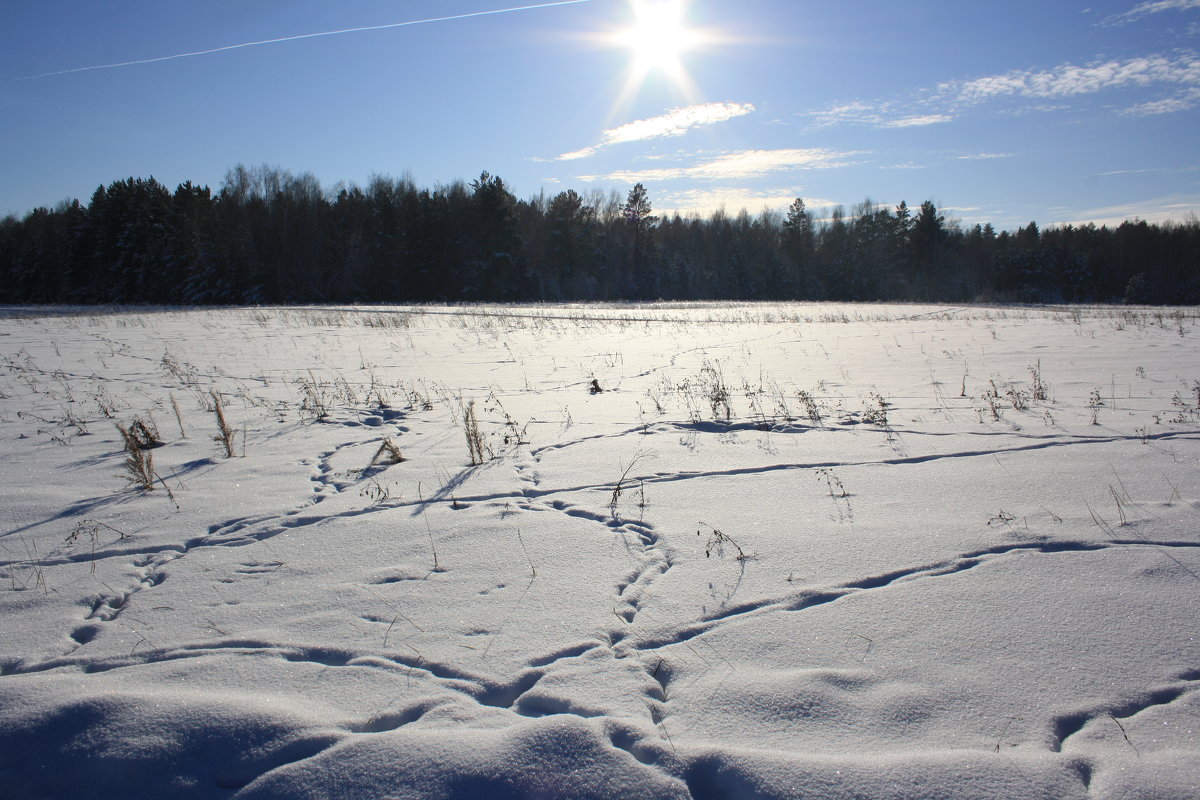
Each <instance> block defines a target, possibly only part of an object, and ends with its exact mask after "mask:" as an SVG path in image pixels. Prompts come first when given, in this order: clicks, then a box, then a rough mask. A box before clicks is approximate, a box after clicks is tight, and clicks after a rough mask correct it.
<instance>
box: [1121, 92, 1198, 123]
mask: <svg viewBox="0 0 1200 800" xmlns="http://www.w3.org/2000/svg"><path fill="white" fill-rule="evenodd" d="M1197 105H1200V87H1197V88H1194V89H1188V90H1186V91H1183V92H1179V93H1177V94H1175V95H1174V96H1172V97H1163V98H1160V99H1158V100H1148V101H1146V102H1145V103H1138V104H1137V105H1134V106H1130V107H1129V108H1127V109H1125V110H1124V111H1123V112H1121V113H1123V114H1125V115H1126V116H1130V117H1152V116H1156V115H1158V114H1174V113H1175V112H1177V111H1188V110H1190V109H1193V108H1195V107H1196V106H1197Z"/></svg>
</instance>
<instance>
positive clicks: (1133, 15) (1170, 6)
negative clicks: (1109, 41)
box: [1100, 0, 1200, 27]
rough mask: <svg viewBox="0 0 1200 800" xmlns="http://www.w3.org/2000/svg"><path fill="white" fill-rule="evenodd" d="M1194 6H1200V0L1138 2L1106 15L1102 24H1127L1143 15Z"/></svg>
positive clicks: (1182, 9) (1187, 8)
mask: <svg viewBox="0 0 1200 800" xmlns="http://www.w3.org/2000/svg"><path fill="white" fill-rule="evenodd" d="M1193 8H1200V0H1151V1H1150V2H1146V3H1138V4H1137V5H1136V6H1134V7H1133V8H1131V9H1129V10H1128V11H1125V12H1122V13H1120V14H1113V15H1112V16H1110V17H1105V18H1104V19H1103V20H1101V21H1100V24H1101V25H1105V26H1110V27H1111V26H1114V25H1127V24H1129V23H1130V22H1136V21H1137V20H1139V19H1141V18H1142V17H1148V16H1150V15H1152V14H1161V13H1163V12H1164V11H1188V10H1190V9H1193Z"/></svg>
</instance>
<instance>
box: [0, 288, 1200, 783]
mask: <svg viewBox="0 0 1200 800" xmlns="http://www.w3.org/2000/svg"><path fill="white" fill-rule="evenodd" d="M1196 319H1197V315H1196V313H1195V312H1194V310H1192V309H1167V310H1160V309H1138V308H1132V309H1129V308H1120V309H1110V308H1083V307H1079V308H986V307H979V308H974V307H968V308H944V307H919V306H857V307H856V306H816V305H785V304H780V305H745V306H741V305H721V306H716V305H712V306H709V305H702V304H685V305H641V306H617V307H604V306H547V307H472V308H289V309H245V310H189V311H183V310H170V309H167V310H162V311H145V310H142V311H121V312H98V311H94V310H87V309H82V310H78V311H75V312H71V311H65V310H61V309H59V310H54V309H52V310H36V309H10V310H8V312H7V313H6V314H5V315H4V316H3V317H2V318H0V348H2V354H3V358H2V360H0V437H2V439H3V442H4V452H5V456H4V457H3V459H0V485H3V486H4V487H5V489H4V493H5V508H6V519H5V524H4V528H3V531H0V620H2V621H3V622H2V625H0V629H2V631H3V636H2V637H0V780H2V781H3V784H4V785H6V786H9V787H12V788H11V789H10V791H14V792H15V794H14V796H15V797H68V796H69V797H111V796H116V795H120V796H134V797H138V796H145V797H151V796H155V797H157V796H162V795H164V794H168V795H178V796H192V797H238V798H250V797H308V796H311V797H320V796H330V795H331V794H336V795H337V796H343V797H382V796H388V797H463V798H465V797H478V796H489V797H597V798H599V797H694V798H718V797H765V798H783V797H806V798H814V797H817V798H840V797H888V798H930V797H945V798H971V797H980V798H984V797H988V798H995V797H1013V798H1016V797H1022V798H1026V797H1047V798H1050V797H1053V798H1062V797H1080V798H1082V797H1089V798H1091V797H1100V798H1125V797H1147V798H1149V797H1163V798H1166V797H1171V798H1176V797H1187V796H1200V785H1198V783H1197V778H1196V776H1197V775H1200V769H1198V768H1200V763H1198V762H1200V756H1198V755H1197V754H1198V753H1200V641H1198V639H1197V627H1196V623H1195V620H1196V618H1197V611H1198V603H1197V589H1198V588H1200V536H1198V535H1197V532H1198V530H1200V524H1198V523H1200V472H1198V468H1200V429H1198V423H1200V383H1197V382H1198V381H1200V356H1198V355H1197V352H1198V351H1197V349H1196V346H1195V338H1196V337H1197V336H1200V330H1198V329H1197V326H1196ZM593 381H594V383H593ZM595 387H598V388H600V389H601V390H602V391H600V392H598V393H597V392H594V391H593V388H595ZM213 392H216V393H217V395H218V396H219V397H220V398H221V402H222V407H223V409H224V413H225V414H226V417H227V419H228V422H229V425H230V427H231V429H232V431H233V437H232V441H233V445H234V448H233V449H234V457H233V458H226V457H225V454H224V450H223V447H222V446H221V445H220V444H219V443H218V442H215V441H213V437H214V436H215V435H216V434H217V433H218V430H217V423H216V416H215V414H214V410H213V406H214V401H213V399H212V398H213V394H212V393H213ZM1043 395H1044V396H1043ZM472 404H473V405H472ZM176 408H178V409H179V413H178V417H177V416H176V410H175V409H176ZM468 409H470V411H471V413H474V415H475V416H476V418H477V420H478V423H479V429H480V434H481V440H480V441H481V445H482V447H483V450H484V459H483V463H481V464H477V465H472V464H471V457H470V453H469V451H468V447H467V443H466V436H465V434H464V428H465V427H466V426H465V420H466V418H467V415H468ZM138 419H140V420H142V421H143V422H145V423H146V424H147V427H148V428H151V429H153V430H155V431H157V437H156V438H157V440H158V442H161V446H157V447H154V448H152V449H150V450H147V451H146V452H147V453H149V454H150V455H151V456H152V457H153V473H152V474H153V478H154V488H153V489H149V490H147V489H143V488H138V487H137V486H134V485H131V484H130V482H129V480H128V478H127V470H126V468H125V466H124V462H125V460H126V457H127V453H126V452H125V451H124V449H123V445H122V439H121V436H120V434H119V433H118V431H117V428H116V423H119V424H121V425H123V426H128V425H130V424H131V423H132V422H133V421H134V420H138ZM385 443H390V444H392V445H394V446H395V447H396V448H398V450H399V452H400V453H401V455H402V459H403V460H400V461H398V462H397V461H396V460H395V459H394V457H393V455H392V453H391V452H389V451H388V450H387V449H386V448H384V447H383V445H384V444H385Z"/></svg>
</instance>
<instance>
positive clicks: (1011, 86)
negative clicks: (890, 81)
mask: <svg viewBox="0 0 1200 800" xmlns="http://www.w3.org/2000/svg"><path fill="white" fill-rule="evenodd" d="M1195 3H1196V4H1197V5H1200V0H1195ZM1130 89H1141V90H1150V89H1154V90H1157V91H1158V92H1159V93H1161V94H1163V95H1164V96H1160V97H1157V98H1154V99H1151V100H1144V101H1142V102H1140V103H1137V104H1136V105H1132V106H1129V107H1128V108H1126V109H1125V110H1123V111H1121V112H1119V113H1122V114H1124V115H1126V116H1150V115H1153V114H1169V113H1173V112H1177V111H1186V110H1188V109H1191V108H1195V107H1196V106H1198V105H1200V55H1198V54H1197V53H1195V52H1193V51H1181V52H1177V53H1172V54H1170V55H1163V54H1157V55H1147V56H1140V57H1137V58H1130V59H1125V60H1116V59H1113V60H1108V61H1098V62H1095V63H1092V64H1086V65H1078V64H1060V65H1059V66H1056V67H1051V68H1049V69H1041V70H1011V71H1009V72H1003V73H998V74H995V75H983V76H980V77H977V78H971V79H969V80H953V81H945V82H943V83H940V84H938V85H937V86H936V87H934V88H932V89H928V90H924V91H922V92H919V93H918V94H917V95H916V96H915V97H914V98H911V99H908V100H892V99H885V100H877V101H874V102H864V101H854V102H849V103H841V104H839V105H835V106H831V107H829V108H826V109H821V110H817V111H811V112H808V116H809V117H811V118H812V119H813V121H814V127H817V128H826V127H832V126H835V125H860V126H867V127H873V128H893V129H895V128H913V127H921V126H925V125H938V124H941V123H944V122H950V121H952V120H954V119H956V118H957V117H958V116H959V115H961V114H962V113H964V111H965V110H966V109H968V108H970V107H973V106H979V105H982V104H984V103H989V102H1001V101H1004V100H1023V101H1025V102H1024V103H1018V104H1015V105H1014V104H1013V103H1009V104H1008V105H1006V106H1005V108H1004V109H1003V110H1002V111H1003V113H1028V112H1031V111H1041V112H1047V111H1056V110H1057V111H1061V110H1063V109H1067V108H1071V107H1072V105H1071V101H1072V100H1073V98H1078V97H1083V96H1087V95H1095V94H1100V93H1102V92H1116V91H1120V90H1130ZM1048 101H1057V102H1048Z"/></svg>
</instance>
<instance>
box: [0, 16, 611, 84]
mask: <svg viewBox="0 0 1200 800" xmlns="http://www.w3.org/2000/svg"><path fill="white" fill-rule="evenodd" d="M590 1H591V0H556V2H553V3H539V4H537V5H531V6H515V7H513V8H496V9H492V10H490V11H472V12H470V13H468V14H454V15H452V16H448V17H431V18H429V19H414V20H408V21H406V22H389V23H386V24H383V25H364V26H362V27H359V28H343V29H341V30H336V31H320V32H318V33H301V34H298V35H296V36H280V37H279V38H276V39H262V40H261V41H257V42H240V43H238V44H229V45H225V46H223V47H213V48H211V49H208V50H195V51H193V52H190V53H174V54H172V55H169V56H157V57H155V58H140V59H136V60H133V61H119V62H115V63H112V64H94V65H91V66H87V67H75V68H73V69H60V70H57V71H55V72H43V73H41V74H40V75H26V76H24V77H20V78H9V79H8V80H6V81H3V82H4V83H9V82H12V81H33V80H38V79H40V78H52V77H54V76H56V75H70V74H72V73H76V72H93V71H95V70H102V69H117V68H118V67H134V66H138V65H141V64H157V63H160V62H163V61H175V60H178V59H181V58H195V57H197V56H208V55H213V54H215V53H225V52H228V51H230V50H241V49H244V48H247V47H261V46H263V45H268V44H282V43H284V42H296V41H300V40H301V39H318V38H320V37H322V36H342V35H344V34H348V33H364V32H366V31H382V30H388V29H389V28H405V27H409V26H412V25H428V24H430V23H433V22H451V21H454V20H459V19H468V18H470V17H485V16H491V15H494V14H510V13H513V12H516V11H533V10H534V9H539V8H553V7H555V6H570V5H576V4H578V3H587V2H590Z"/></svg>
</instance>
